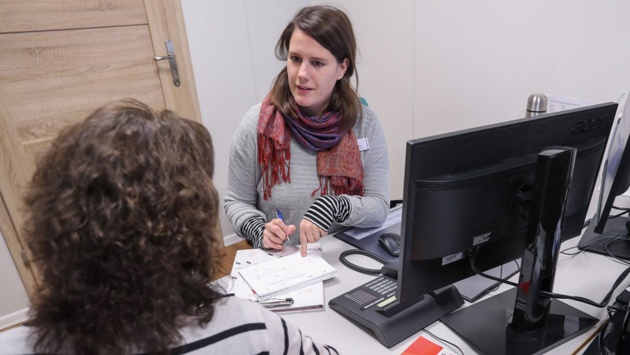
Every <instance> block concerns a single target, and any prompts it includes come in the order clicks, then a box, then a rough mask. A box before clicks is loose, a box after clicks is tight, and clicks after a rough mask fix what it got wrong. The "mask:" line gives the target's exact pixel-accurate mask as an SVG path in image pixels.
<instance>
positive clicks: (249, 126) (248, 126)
mask: <svg viewBox="0 0 630 355" xmlns="http://www.w3.org/2000/svg"><path fill="white" fill-rule="evenodd" d="M260 106H261V103H258V104H256V105H254V106H252V107H250V108H249V109H248V110H247V111H245V114H244V115H243V117H242V118H241V122H240V123H239V125H238V128H237V130H236V132H237V133H236V134H237V136H238V135H246V136H250V135H255V133H256V127H257V125H258V116H259V115H260Z"/></svg>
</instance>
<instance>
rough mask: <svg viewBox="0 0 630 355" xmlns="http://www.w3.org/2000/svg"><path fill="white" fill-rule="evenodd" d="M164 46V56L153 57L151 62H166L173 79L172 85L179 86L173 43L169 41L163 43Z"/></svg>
mask: <svg viewBox="0 0 630 355" xmlns="http://www.w3.org/2000/svg"><path fill="white" fill-rule="evenodd" d="M165 44H166V53H167V55H165V56H154V57H153V60H155V61H156V62H158V61H160V60H168V63H169V65H170V67H171V76H172V77H173V84H175V86H179V85H180V84H181V82H180V81H179V71H178V70H177V60H176V58H175V49H174V48H173V42H171V40H170V39H167V40H166V41H165Z"/></svg>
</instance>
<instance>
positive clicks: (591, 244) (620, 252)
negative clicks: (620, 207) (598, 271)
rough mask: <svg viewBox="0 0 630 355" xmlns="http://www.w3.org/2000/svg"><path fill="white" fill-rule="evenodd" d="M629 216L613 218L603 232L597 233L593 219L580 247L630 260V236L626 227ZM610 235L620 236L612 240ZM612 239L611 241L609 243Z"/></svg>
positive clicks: (579, 244) (581, 240)
mask: <svg viewBox="0 0 630 355" xmlns="http://www.w3.org/2000/svg"><path fill="white" fill-rule="evenodd" d="M626 222H628V217H617V218H611V219H609V220H608V221H607V222H606V227H605V228H604V231H603V232H602V233H596V232H595V230H594V229H595V227H596V221H594V220H593V221H591V223H590V224H589V225H588V228H587V229H586V230H585V231H584V234H583V235H582V239H580V242H579V243H578V248H579V249H580V250H584V251H590V252H593V253H598V254H603V255H607V256H613V257H616V258H619V259H624V260H630V238H629V236H628V229H627V228H626ZM610 237H620V238H619V239H617V240H614V241H612V240H611V239H610ZM609 241H610V243H608V242H609Z"/></svg>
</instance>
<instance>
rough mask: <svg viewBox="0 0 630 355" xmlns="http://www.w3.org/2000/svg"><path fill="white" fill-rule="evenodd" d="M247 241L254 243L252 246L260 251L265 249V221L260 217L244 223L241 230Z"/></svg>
mask: <svg viewBox="0 0 630 355" xmlns="http://www.w3.org/2000/svg"><path fill="white" fill-rule="evenodd" d="M241 232H242V233H243V235H245V236H246V237H247V239H249V240H251V241H252V246H253V247H254V248H258V249H264V246H263V233H264V232H265V220H264V219H262V218H260V217H252V218H250V219H248V220H247V221H245V223H243V228H242V230H241Z"/></svg>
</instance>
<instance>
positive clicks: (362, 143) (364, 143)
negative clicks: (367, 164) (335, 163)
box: [357, 137, 370, 152]
mask: <svg viewBox="0 0 630 355" xmlns="http://www.w3.org/2000/svg"><path fill="white" fill-rule="evenodd" d="M357 143H359V151H360V152H362V151H364V150H368V149H370V143H369V142H368V139H367V137H364V138H359V139H357Z"/></svg>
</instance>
